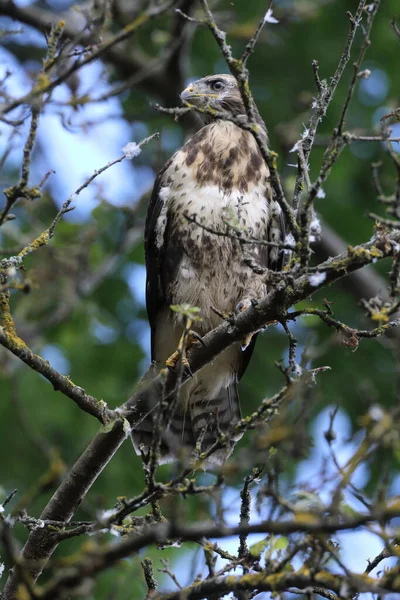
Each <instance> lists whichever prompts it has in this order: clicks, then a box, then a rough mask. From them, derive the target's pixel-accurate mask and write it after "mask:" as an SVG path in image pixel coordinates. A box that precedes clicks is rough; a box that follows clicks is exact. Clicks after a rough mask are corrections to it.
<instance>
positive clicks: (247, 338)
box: [235, 298, 278, 351]
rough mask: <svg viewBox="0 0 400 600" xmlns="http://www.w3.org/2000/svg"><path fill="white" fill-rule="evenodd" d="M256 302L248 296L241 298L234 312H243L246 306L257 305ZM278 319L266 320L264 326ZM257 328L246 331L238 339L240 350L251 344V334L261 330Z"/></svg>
mask: <svg viewBox="0 0 400 600" xmlns="http://www.w3.org/2000/svg"><path fill="white" fill-rule="evenodd" d="M257 304H258V302H257V300H254V299H253V300H250V299H249V298H245V299H244V300H241V301H240V302H239V303H238V304H237V305H236V309H235V313H236V314H240V313H242V312H244V311H245V310H247V309H248V308H250V306H254V307H255V306H257ZM277 322H278V321H268V323H266V324H265V326H264V327H265V328H267V327H268V325H272V324H274V323H277ZM264 327H263V328H261V329H258V330H257V331H253V332H252V333H248V334H247V335H246V336H245V337H244V338H243V339H242V340H241V341H240V347H241V348H242V350H243V351H244V350H246V348H248V347H249V346H250V344H251V340H252V339H253V336H254V335H256V333H258V332H259V331H261V330H262V329H264Z"/></svg>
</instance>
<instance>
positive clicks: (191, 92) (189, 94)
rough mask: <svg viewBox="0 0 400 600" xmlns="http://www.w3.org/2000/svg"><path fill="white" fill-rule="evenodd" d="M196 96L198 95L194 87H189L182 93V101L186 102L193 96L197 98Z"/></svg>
mask: <svg viewBox="0 0 400 600" xmlns="http://www.w3.org/2000/svg"><path fill="white" fill-rule="evenodd" d="M195 95H196V94H195V91H194V87H193V86H192V85H189V86H188V87H187V88H185V89H184V90H183V92H182V93H181V100H182V101H183V102H184V101H185V100H189V98H191V97H192V96H195Z"/></svg>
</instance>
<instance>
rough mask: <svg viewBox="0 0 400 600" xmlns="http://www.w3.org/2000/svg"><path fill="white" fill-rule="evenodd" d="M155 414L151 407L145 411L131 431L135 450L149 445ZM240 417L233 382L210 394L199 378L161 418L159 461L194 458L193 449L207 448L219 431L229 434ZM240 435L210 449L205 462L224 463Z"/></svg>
mask: <svg viewBox="0 0 400 600" xmlns="http://www.w3.org/2000/svg"><path fill="white" fill-rule="evenodd" d="M155 414H156V411H154V410H153V411H151V412H149V411H147V414H146V416H145V417H144V418H143V420H142V421H141V422H140V423H139V424H137V425H136V426H135V428H134V430H133V431H132V441H133V445H134V447H135V450H136V452H137V453H138V454H139V453H140V447H141V446H142V448H144V449H145V451H146V450H147V451H148V449H149V448H150V446H151V443H152V431H153V420H154V418H155ZM240 418H241V411H240V404H239V395H238V390H237V383H236V382H232V383H230V384H229V385H228V386H227V387H222V388H221V389H220V390H219V391H218V392H217V393H216V394H215V393H214V394H213V396H212V397H207V389H204V388H203V387H202V385H201V382H199V384H198V385H197V386H196V387H195V388H194V389H192V390H191V391H190V395H189V396H188V397H187V398H185V402H184V403H182V404H180V405H178V406H177V407H176V409H175V411H174V413H173V414H172V416H171V415H167V417H166V419H165V420H164V424H163V426H162V427H163V434H162V442H161V448H160V450H161V460H160V462H161V463H166V462H172V461H174V460H176V459H185V458H186V459H188V460H191V461H193V459H194V458H195V455H194V454H193V453H194V451H195V450H197V451H199V452H200V453H202V452H205V451H207V450H208V449H209V448H211V447H212V446H213V445H214V443H215V442H216V440H217V439H218V437H219V436H220V434H221V433H222V434H225V433H227V434H229V432H230V431H231V430H232V427H233V426H234V425H235V424H236V423H237V422H238V421H239V420H240ZM168 421H169V422H168ZM240 437H241V436H236V437H232V439H231V440H230V441H229V443H228V444H227V446H226V447H225V448H222V449H221V448H220V449H218V450H216V451H215V452H213V453H212V454H211V455H210V456H209V457H208V459H207V461H206V466H220V465H221V464H223V463H224V462H225V460H226V459H227V458H228V456H229V455H230V454H231V452H232V450H233V448H234V446H235V443H236V441H237V440H238V439H240Z"/></svg>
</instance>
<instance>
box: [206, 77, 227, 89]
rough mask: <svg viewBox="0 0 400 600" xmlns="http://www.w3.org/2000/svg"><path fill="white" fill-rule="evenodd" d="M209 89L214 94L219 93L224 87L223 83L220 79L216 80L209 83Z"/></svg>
mask: <svg viewBox="0 0 400 600" xmlns="http://www.w3.org/2000/svg"><path fill="white" fill-rule="evenodd" d="M210 87H211V89H212V90H213V91H214V92H220V91H221V90H223V89H224V87H225V86H224V82H223V81H221V80H220V79H216V80H215V81H212V82H211V83H210Z"/></svg>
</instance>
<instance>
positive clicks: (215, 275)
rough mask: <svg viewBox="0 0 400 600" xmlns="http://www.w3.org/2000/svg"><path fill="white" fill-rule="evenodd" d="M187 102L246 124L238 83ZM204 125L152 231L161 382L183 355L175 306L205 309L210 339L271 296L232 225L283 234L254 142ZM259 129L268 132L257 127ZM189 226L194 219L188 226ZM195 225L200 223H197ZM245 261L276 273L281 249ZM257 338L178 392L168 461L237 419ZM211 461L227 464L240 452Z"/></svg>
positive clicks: (162, 191) (144, 438)
mask: <svg viewBox="0 0 400 600" xmlns="http://www.w3.org/2000/svg"><path fill="white" fill-rule="evenodd" d="M182 99H183V100H184V101H188V102H190V103H191V104H194V105H197V106H199V107H204V106H206V105H209V106H210V107H211V108H214V109H217V110H219V111H221V110H225V111H229V112H230V114H233V115H234V116H239V115H241V114H244V107H243V103H242V100H241V97H240V93H239V90H238V86H237V83H236V81H235V79H234V78H233V77H232V76H231V75H212V76H209V77H205V78H204V79H200V80H199V81H197V82H195V83H193V84H191V85H190V86H189V87H188V88H186V90H184V92H183V93H182ZM201 117H202V119H203V121H204V122H205V123H206V124H205V126H204V127H202V129H200V131H198V132H197V133H196V134H195V135H194V136H193V137H192V138H191V139H190V140H189V141H188V142H187V143H186V144H185V145H184V146H183V147H182V148H181V149H180V150H178V152H176V154H175V155H174V156H173V157H172V158H171V159H170V160H169V161H168V162H167V164H166V165H165V166H164V168H163V169H162V171H161V172H160V174H159V175H158V177H157V179H156V182H155V185H154V189H153V194H152V198H151V201H150V206H149V209H148V214H147V220H146V228H145V253H146V268H147V288H146V299H147V311H148V315H149V321H150V327H151V352H152V360H153V361H154V369H155V371H156V372H157V371H158V370H159V369H160V368H162V367H163V366H164V364H165V361H166V359H167V358H168V357H169V356H170V355H171V354H172V353H173V352H174V350H175V349H176V347H177V345H178V342H179V339H180V336H181V334H182V331H183V321H182V317H181V316H180V315H179V314H177V313H174V312H172V311H171V310H170V308H169V307H170V305H172V304H184V303H187V304H190V305H192V306H198V307H200V309H201V313H200V314H201V318H202V320H201V321H199V322H196V324H195V329H196V331H197V332H198V333H200V334H201V335H204V334H205V333H207V332H208V331H210V330H211V329H213V328H214V327H216V326H217V325H219V323H220V320H219V318H218V317H217V315H216V314H215V312H213V310H212V307H215V308H217V309H219V310H220V311H221V312H224V313H229V312H232V311H235V310H236V308H237V307H238V305H246V304H247V303H248V302H250V301H251V300H252V299H255V300H256V299H260V298H262V297H263V296H264V295H265V293H266V287H265V284H264V281H263V278H262V276H261V275H257V274H255V273H254V272H253V270H252V269H251V268H250V267H248V266H246V264H245V263H244V259H243V252H242V247H241V245H240V243H239V241H238V240H237V239H235V238H232V237H226V236H218V235H215V234H213V233H211V232H208V231H206V230H205V229H204V228H202V227H201V225H204V226H205V227H206V228H207V229H210V230H212V231H219V232H225V231H226V223H227V222H228V223H231V224H232V225H234V226H235V227H236V228H240V229H241V230H242V231H243V234H244V235H245V236H246V237H252V238H259V239H265V240H266V239H273V240H274V241H279V239H280V237H281V235H282V231H283V226H282V219H281V214H280V209H279V207H278V205H277V204H276V203H275V202H274V201H273V199H272V192H271V187H270V185H269V172H268V167H267V166H266V164H265V163H264V161H263V159H262V156H261V153H260V151H259V149H258V146H257V144H256V141H255V140H254V138H253V136H252V135H251V133H249V132H248V131H244V130H243V129H241V128H240V127H238V126H237V125H236V124H234V123H232V122H231V121H228V120H225V119H221V118H218V119H212V118H210V117H209V116H208V115H206V116H205V115H203V114H202V115H201ZM260 123H262V121H261V119H260ZM187 217H189V219H188V218H187ZM193 221H195V222H193ZM246 252H247V253H248V254H249V255H250V256H251V257H252V258H253V260H254V261H256V262H257V263H259V264H261V265H262V266H266V265H268V266H269V267H271V268H273V267H274V265H276V264H277V261H278V259H279V255H278V252H277V250H276V249H272V250H271V249H267V247H266V246H262V245H258V244H254V245H247V247H246ZM254 343H255V337H254V338H253V341H252V343H251V344H250V346H249V347H248V348H246V349H245V350H244V351H242V349H241V347H240V344H234V345H232V346H231V347H230V348H228V349H227V350H225V351H224V352H223V353H221V354H220V355H219V356H218V357H217V358H216V359H215V360H214V361H213V362H212V363H211V364H209V365H207V366H206V367H204V368H203V369H202V370H201V371H200V372H199V373H197V374H196V375H195V376H194V377H193V379H191V380H190V381H189V382H188V383H187V384H186V385H185V386H183V387H182V389H181V391H180V400H179V404H178V405H177V407H176V408H175V412H174V415H173V418H172V420H171V422H170V424H169V426H168V427H167V428H166V429H165V431H164V432H163V444H162V452H163V455H164V456H163V458H164V460H165V461H167V460H173V459H174V458H176V457H181V458H182V457H186V458H187V459H190V456H191V453H192V451H193V449H194V447H195V446H196V443H197V442H198V440H199V438H200V439H201V450H205V449H207V448H208V447H210V446H211V445H212V443H213V442H214V441H215V439H216V437H217V431H218V430H220V431H223V432H228V431H230V429H231V427H232V426H233V425H234V424H235V423H236V422H237V421H238V420H239V418H240V406H239V397H238V392H237V383H238V381H239V379H240V377H241V376H242V375H243V373H244V371H245V369H246V367H247V364H248V362H249V360H250V357H251V354H252V352H253V348H254ZM157 401H158V399H156V398H154V402H153V404H152V406H150V407H144V408H143V407H141V409H140V411H139V412H140V414H143V419H142V421H141V423H140V424H139V425H138V426H137V428H136V429H135V430H134V432H133V434H132V436H133V441H134V445H135V447H136V448H137V449H138V447H139V445H140V444H142V445H144V446H145V447H146V446H149V444H150V442H151V432H152V414H153V413H154V410H152V409H153V408H154V407H155V406H156V405H157ZM235 441H236V440H235V439H232V440H231V445H230V447H229V448H228V449H227V450H226V451H225V450H219V451H217V452H215V453H214V454H212V455H211V457H210V459H209V462H211V463H215V464H221V463H222V462H223V461H224V460H225V458H226V457H227V455H229V454H230V452H231V449H232V448H233V446H234V444H235Z"/></svg>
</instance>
